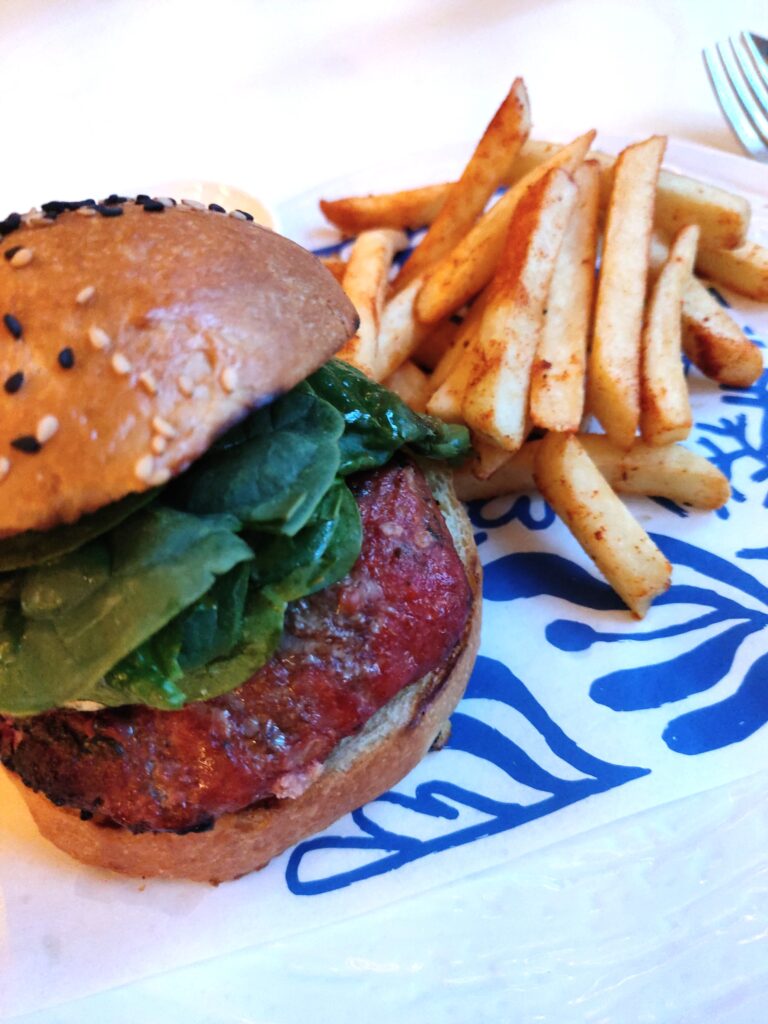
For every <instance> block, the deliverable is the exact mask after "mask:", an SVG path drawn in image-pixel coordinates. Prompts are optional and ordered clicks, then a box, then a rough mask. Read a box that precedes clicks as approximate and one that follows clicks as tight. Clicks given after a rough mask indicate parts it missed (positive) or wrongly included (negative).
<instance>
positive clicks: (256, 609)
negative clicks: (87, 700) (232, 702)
mask: <svg viewBox="0 0 768 1024" xmlns="http://www.w3.org/2000/svg"><path fill="white" fill-rule="evenodd" d="M284 617H285V601H281V600H280V599H279V598H277V597H275V596H273V595H270V594H267V593H263V592H261V591H258V590H251V591H250V592H249V594H248V599H247V601H246V607H245V616H244V618H243V630H242V635H241V637H240V640H239V642H238V644H237V645H236V646H235V648H234V649H233V650H232V651H230V653H229V654H228V655H226V656H225V657H223V658H216V659H215V660H214V661H210V662H208V664H207V665H203V666H201V667H200V668H196V669H193V670H192V671H190V672H185V673H184V677H183V679H182V680H181V681H180V682H179V683H177V686H178V688H179V689H182V690H183V692H184V701H185V702H188V701H193V700H209V699H210V698H211V697H217V696H219V694H222V693H228V692H229V691H230V690H234V689H235V688H236V687H238V686H240V685H241V684H242V683H244V682H245V681H246V680H247V679H249V678H250V677H251V676H252V675H253V674H254V672H256V670H257V669H259V668H260V667H261V666H262V665H265V664H266V663H267V662H268V661H269V659H270V658H271V657H272V655H273V654H274V652H275V650H276V648H277V646H278V644H279V643H280V638H281V637H282V635H283V619H284ZM97 699H98V698H97ZM176 706H178V705H176Z"/></svg>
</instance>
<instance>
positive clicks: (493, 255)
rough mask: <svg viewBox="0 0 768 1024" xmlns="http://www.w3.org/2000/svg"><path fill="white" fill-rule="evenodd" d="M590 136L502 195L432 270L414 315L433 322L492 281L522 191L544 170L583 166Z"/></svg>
mask: <svg viewBox="0 0 768 1024" xmlns="http://www.w3.org/2000/svg"><path fill="white" fill-rule="evenodd" d="M594 136H595V133H594V132H593V131H590V132H587V133H586V135H581V136H579V138H577V139H574V141H573V142H571V143H569V144H568V145H567V146H562V147H560V148H559V149H557V150H556V151H555V152H554V154H553V155H552V156H551V157H550V158H549V159H548V160H546V161H545V162H544V163H541V164H539V165H537V166H536V167H534V169H533V170H532V171H530V172H529V173H528V174H527V175H525V176H524V177H523V178H521V179H520V180H519V181H517V182H516V183H515V184H514V185H513V186H512V187H511V188H509V189H508V190H507V192H505V194H504V195H503V196H502V197H501V199H500V200H499V201H498V202H497V203H496V205H495V206H492V207H491V209H490V210H489V211H488V212H487V213H486V214H484V215H483V216H482V217H481V218H480V220H479V221H478V222H477V223H476V224H475V226H474V227H473V228H472V229H471V231H469V233H468V234H467V235H465V236H464V238H463V239H462V240H461V242H459V244H458V245H457V246H456V247H455V248H454V249H453V250H452V251H451V252H450V253H448V254H447V255H446V256H444V257H443V258H442V259H441V260H440V261H439V262H438V263H436V264H435V265H434V267H432V269H431V270H430V272H429V275H428V277H427V279H426V282H425V284H424V287H423V288H422V289H421V292H420V293H419V297H418V299H417V302H416V315H417V316H418V318H419V320H421V321H422V322H423V323H426V324H434V323H437V321H438V320H442V319H443V317H446V316H449V315H450V314H451V313H453V312H455V311H456V310H457V309H460V308H461V307H462V306H464V305H465V304H466V303H467V302H469V301H470V299H471V298H472V297H473V296H474V295H476V294H477V293H478V292H479V291H480V290H481V289H482V288H484V287H485V285H486V284H487V283H488V282H489V281H490V279H491V278H492V277H493V273H494V270H495V269H496V264H497V263H498V261H499V257H500V255H501V251H502V249H503V248H504V240H505V238H506V235H507V229H508V228H509V222H510V221H511V219H512V215H513V213H514V212H515V208H516V207H517V205H518V203H519V202H520V201H521V200H522V198H523V196H524V195H525V194H526V193H527V191H528V189H529V188H530V187H532V186H533V185H535V184H536V183H537V182H539V181H541V179H542V178H543V177H545V175H546V174H548V173H549V171H551V170H553V169H554V168H562V169H564V170H566V171H569V172H571V173H572V172H573V171H575V170H576V168H577V167H578V166H579V165H580V164H581V163H582V162H583V160H584V157H585V156H586V154H587V151H588V150H589V147H590V145H591V144H592V140H593V139H594Z"/></svg>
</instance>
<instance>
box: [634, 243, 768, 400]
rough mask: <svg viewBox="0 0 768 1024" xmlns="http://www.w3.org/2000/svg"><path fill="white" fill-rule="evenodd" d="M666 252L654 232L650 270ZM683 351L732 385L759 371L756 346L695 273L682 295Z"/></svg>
mask: <svg viewBox="0 0 768 1024" xmlns="http://www.w3.org/2000/svg"><path fill="white" fill-rule="evenodd" d="M668 255H669V246H668V245H667V243H666V242H665V241H664V239H663V238H662V237H661V236H660V235H659V234H658V233H657V232H654V235H653V238H652V239H651V271H652V272H653V273H658V272H659V271H660V270H661V267H662V266H663V264H664V262H665V261H666V259H667V257H668ZM682 326H683V352H685V354H686V356H687V357H688V358H689V359H690V360H691V362H692V363H693V365H694V366H696V367H698V368H699V370H701V372H702V373H703V374H704V375H705V376H707V377H709V378H711V379H712V380H715V381H717V382H718V384H725V385H726V386H727V387H732V388H748V387H750V386H751V385H752V384H754V383H755V381H756V380H757V378H758V377H759V376H760V374H761V373H762V372H763V357H762V353H761V352H760V349H759V348H758V347H757V345H755V343H754V342H753V341H751V340H750V339H749V338H748V337H747V336H746V334H744V332H743V331H742V329H741V328H740V327H739V325H738V324H737V323H736V321H735V320H734V319H733V317H731V316H729V315H728V313H727V311H726V310H725V309H723V307H722V306H721V305H720V303H719V302H718V301H717V299H716V298H715V297H714V296H713V295H712V294H711V293H710V292H709V290H708V289H707V288H706V286H705V285H703V284H702V283H701V281H699V280H698V278H696V277H691V278H690V280H689V281H688V284H687V286H686V289H685V293H684V295H683V309H682Z"/></svg>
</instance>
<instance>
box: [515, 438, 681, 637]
mask: <svg viewBox="0 0 768 1024" xmlns="http://www.w3.org/2000/svg"><path fill="white" fill-rule="evenodd" d="M534 478H535V480H536V483H537V485H538V488H539V490H540V491H541V493H542V494H543V496H544V498H545V499H546V500H547V501H548V502H549V504H550V505H551V506H552V508H553V509H554V510H555V512H556V513H557V514H558V515H559V516H560V517H561V519H562V520H563V521H564V522H565V524H566V526H568V528H569V529H570V531H571V532H572V533H573V535H574V537H575V538H576V539H577V540H578V542H579V544H581V546H582V547H583V548H584V550H585V551H586V552H587V554H588V555H589V556H590V558H591V559H592V560H593V561H594V562H595V564H596V565H597V567H598V569H599V570H600V572H602V574H603V575H604V576H605V578H606V579H607V580H608V582H609V583H610V585H611V586H612V587H613V589H614V590H615V591H616V593H617V594H618V595H619V597H620V598H621V599H622V601H624V603H625V604H626V605H627V607H628V608H629V609H630V610H631V611H632V613H633V614H634V615H635V616H637V617H638V618H642V617H643V616H644V615H645V613H646V612H647V611H648V608H649V607H650V605H651V602H652V601H653V599H654V597H657V596H658V595H659V594H663V593H664V592H665V591H666V590H667V589H668V588H669V583H670V575H671V566H670V564H669V562H668V561H667V559H666V558H665V557H664V555H663V554H662V553H661V551H659V549H658V548H657V547H656V545H655V544H654V543H653V541H652V540H651V538H650V537H649V536H648V534H647V533H646V532H645V530H644V529H643V528H642V526H641V525H640V524H639V523H638V522H637V520H636V519H635V518H634V517H633V516H632V514H631V513H630V512H629V510H628V509H627V508H626V506H625V505H624V504H623V503H622V501H621V499H620V498H619V497H618V496H617V495H616V493H615V491H613V490H612V488H611V486H610V485H609V484H608V482H607V481H606V479H605V477H604V476H602V474H601V473H600V470H599V469H598V468H597V466H596V465H595V464H594V462H593V461H592V460H591V459H590V457H589V455H588V454H587V452H586V451H585V449H584V448H583V447H582V445H581V444H580V443H579V441H578V440H577V439H576V438H575V437H574V436H573V435H572V434H554V433H553V434H547V435H546V437H545V438H544V439H543V440H542V441H541V443H540V444H539V447H538V449H537V452H536V461H535V464H534Z"/></svg>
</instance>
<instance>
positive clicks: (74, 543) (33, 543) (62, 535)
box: [0, 488, 159, 572]
mask: <svg viewBox="0 0 768 1024" xmlns="http://www.w3.org/2000/svg"><path fill="white" fill-rule="evenodd" d="M158 494H159V489H158V488H155V489H154V490H151V491H143V492H142V493H141V494H129V495H128V496H127V497H126V498H122V499H121V500H120V501H115V502H113V503H112V504H111V505H105V506H104V508H100V509H99V510H98V512H92V513H91V514H90V515H87V516H83V517H82V519H78V521H77V522H76V523H72V524H70V525H69V526H57V527H55V528H54V529H53V530H47V531H46V532H44V533H39V532H37V531H36V530H30V531H29V532H28V533H20V534H18V535H17V536H15V537H6V538H5V540H0V572H10V571H11V570H13V569H23V568H25V567H26V566H28V565H39V564H40V563H41V562H50V561H52V560H53V559H54V558H59V557H60V556H61V555H66V554H69V552H70V551H76V550H77V548H79V547H82V545H83V544H86V543H87V542H88V541H89V540H94V539H95V538H96V537H100V536H101V535H102V534H104V533H108V532H109V531H110V530H112V529H114V528H115V527H116V526H117V525H118V524H119V523H122V522H123V521H124V520H126V519H127V518H128V516H130V515H133V513H134V512H136V511H138V509H140V508H144V506H145V505H148V504H149V503H150V502H151V501H154V499H155V498H156V497H157V495H158Z"/></svg>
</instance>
